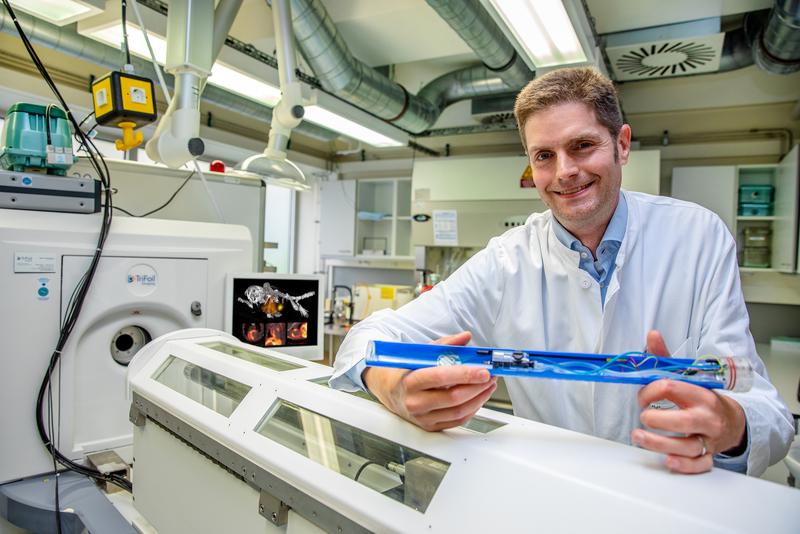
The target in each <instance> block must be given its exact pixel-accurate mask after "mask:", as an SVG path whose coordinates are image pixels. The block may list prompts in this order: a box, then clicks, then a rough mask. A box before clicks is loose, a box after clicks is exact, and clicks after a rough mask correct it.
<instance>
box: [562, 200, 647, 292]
mask: <svg viewBox="0 0 800 534" xmlns="http://www.w3.org/2000/svg"><path fill="white" fill-rule="evenodd" d="M619 194H620V199H619V203H618V204H617V209H616V210H614V215H612V216H611V221H609V223H608V227H607V228H606V232H605V234H603V241H618V242H620V248H619V251H618V252H617V258H616V261H615V263H614V264H615V265H616V270H618V269H619V267H621V266H622V264H623V263H624V260H625V251H626V250H629V249H630V247H631V246H632V243H633V242H634V240H635V237H636V234H638V224H637V222H636V219H637V216H636V214H634V213H632V212H633V211H634V210H632V209H631V206H630V202H629V198H628V196H627V193H626V192H625V191H624V190H622V189H620V192H619ZM548 214H549V215H550V217H549V218H548V226H549V227H550V228H548V229H546V231H547V241H548V248H549V251H550V252H551V253H553V254H555V256H557V257H558V258H559V259H561V260H562V261H563V262H565V263H566V264H567V265H570V266H574V267H575V268H576V269H579V268H580V267H579V266H580V261H581V255H580V252H578V251H577V250H573V249H572V248H571V245H572V243H573V241H572V240H574V241H578V239H577V238H576V237H574V236H573V235H572V234H570V233H569V231H567V229H566V228H564V227H563V226H562V225H561V223H559V222H558V220H556V218H555V216H554V215H553V212H552V211H551V210H548ZM616 276H617V275H616V273H615V274H614V275H613V277H616Z"/></svg>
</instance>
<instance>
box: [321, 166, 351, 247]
mask: <svg viewBox="0 0 800 534" xmlns="http://www.w3.org/2000/svg"><path fill="white" fill-rule="evenodd" d="M319 190H320V216H319V219H320V229H319V240H320V243H319V253H320V256H322V257H331V256H333V257H335V256H352V255H353V254H354V248H353V244H354V240H353V236H354V234H355V220H356V182H355V180H334V181H330V182H320V184H319Z"/></svg>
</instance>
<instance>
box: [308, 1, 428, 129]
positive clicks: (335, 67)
mask: <svg viewBox="0 0 800 534" xmlns="http://www.w3.org/2000/svg"><path fill="white" fill-rule="evenodd" d="M292 23H293V26H294V31H295V39H296V40H297V44H298V46H299V48H300V51H301V53H302V54H303V57H304V58H305V60H306V62H307V63H308V64H309V66H310V67H311V69H312V70H313V71H314V75H315V76H317V78H319V80H320V82H321V83H322V86H323V87H324V88H325V89H327V90H328V91H331V92H333V93H334V94H336V95H337V96H340V97H342V98H344V99H345V100H348V101H349V102H351V103H353V104H355V105H356V106H359V107H361V108H363V109H365V110H367V111H369V112H370V113H372V114H374V115H377V116H378V117H380V118H382V119H385V120H387V121H388V122H392V123H394V124H396V125H397V126H399V127H401V128H405V129H406V130H409V131H412V132H421V131H424V130H426V129H427V128H428V127H430V125H431V124H433V123H434V122H435V121H436V118H437V117H438V116H439V110H437V109H436V107H435V106H434V105H433V104H432V103H431V102H429V101H427V100H424V99H422V98H419V97H417V96H414V95H411V94H409V93H408V91H406V89H405V88H404V87H403V86H402V85H400V84H398V83H395V82H393V81H392V80H390V79H389V78H387V77H386V76H384V75H383V74H381V73H379V72H378V71H376V70H375V69H373V68H371V67H369V66H367V65H365V64H364V63H362V62H361V61H359V60H358V59H356V58H355V57H354V56H353V54H352V53H351V52H350V50H349V49H348V48H347V44H346V43H345V42H344V39H342V36H341V34H339V31H338V30H337V29H336V26H335V25H334V24H333V21H332V20H331V18H330V16H329V15H328V12H327V11H326V10H325V7H324V6H323V5H322V3H321V2H320V1H319V0H292Z"/></svg>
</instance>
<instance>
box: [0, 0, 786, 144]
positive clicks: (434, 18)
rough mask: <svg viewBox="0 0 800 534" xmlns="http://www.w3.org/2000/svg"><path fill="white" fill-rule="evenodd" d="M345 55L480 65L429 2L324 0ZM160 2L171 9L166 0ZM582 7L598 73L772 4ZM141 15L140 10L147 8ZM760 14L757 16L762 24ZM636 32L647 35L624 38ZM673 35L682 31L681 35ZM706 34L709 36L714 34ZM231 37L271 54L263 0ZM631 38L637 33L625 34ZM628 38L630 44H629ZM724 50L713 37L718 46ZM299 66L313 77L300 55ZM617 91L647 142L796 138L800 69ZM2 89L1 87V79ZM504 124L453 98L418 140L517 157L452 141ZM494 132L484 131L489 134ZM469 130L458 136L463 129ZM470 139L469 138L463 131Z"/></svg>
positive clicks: (237, 120)
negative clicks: (759, 135)
mask: <svg viewBox="0 0 800 534" xmlns="http://www.w3.org/2000/svg"><path fill="white" fill-rule="evenodd" d="M321 1H322V4H323V5H324V7H325V9H326V10H327V12H328V14H329V15H330V17H331V19H332V20H333V22H334V23H335V25H336V27H337V29H338V30H339V32H340V33H341V36H342V38H343V40H344V42H345V43H346V44H347V47H348V48H349V49H350V51H351V52H352V54H353V56H355V57H356V58H357V59H359V60H360V61H361V62H363V63H364V64H366V65H367V66H369V67H376V68H378V69H380V70H381V72H383V73H385V74H386V75H387V76H389V77H390V78H391V79H392V80H394V81H396V82H398V83H400V84H402V85H403V86H404V87H405V88H406V89H407V90H408V91H409V92H410V93H416V92H417V91H419V90H420V89H421V88H422V87H423V86H425V84H427V83H428V82H430V81H431V80H433V79H434V78H436V77H437V76H440V75H442V74H444V73H447V72H451V71H453V70H456V69H461V68H464V67H468V66H471V65H476V64H480V60H479V59H478V58H477V56H476V55H475V53H474V52H473V51H472V49H471V48H470V47H469V46H468V45H467V44H466V43H465V42H464V41H463V40H462V39H461V38H460V37H459V36H458V35H457V34H456V32H455V31H454V30H453V29H451V27H450V26H449V25H448V24H447V22H445V21H444V20H443V19H442V18H441V17H440V16H439V15H438V14H437V13H436V11H435V10H434V9H433V8H432V7H431V6H430V5H429V4H428V3H427V2H426V1H425V0H321ZM167 4H168V2H167ZM576 4H577V5H581V6H583V7H584V8H585V10H586V12H587V15H588V20H590V21H591V22H592V24H593V27H594V33H595V36H596V38H597V39H598V42H599V45H600V47H599V48H600V50H602V51H604V52H605V54H604V56H605V58H604V59H605V65H606V66H610V65H612V63H613V61H614V57H613V53H614V50H613V46H611V45H614V44H617V45H618V44H619V43H625V42H630V41H631V40H632V39H633V40H634V42H636V41H635V39H636V38H638V39H639V42H647V40H648V39H651V40H653V41H655V40H658V39H659V38H663V37H664V35H667V34H665V33H664V30H663V29H664V28H667V27H670V26H669V25H673V26H674V25H678V26H674V27H681V26H680V25H681V24H683V23H688V22H693V21H698V20H701V19H704V20H708V19H712V20H713V19H716V20H717V22H716V23H717V25H718V27H719V29H718V30H717V31H718V32H720V33H721V32H725V31H727V30H729V29H733V28H736V27H739V26H741V25H742V24H743V19H744V16H745V14H746V13H750V12H756V11H759V10H768V9H769V8H771V7H772V6H773V1H772V0H703V1H701V2H698V1H697V0H672V1H670V2H663V1H660V0H637V1H633V0H585V1H584V2H580V1H578V2H576ZM118 5H119V1H118V0H110V1H109V2H108V3H107V9H108V10H116V9H118ZM142 9H148V8H146V7H143V8H142ZM766 13H767V11H763V14H762V16H766ZM632 30H644V31H643V32H641V34H639V35H637V34H631V31H632ZM679 31H680V30H679ZM712 33H713V32H712ZM230 35H231V36H232V37H235V38H236V39H238V40H240V41H242V42H245V43H250V44H252V45H253V46H254V47H255V48H257V49H259V50H261V51H263V52H266V53H268V54H273V53H274V32H273V29H272V18H271V13H270V7H269V6H268V5H267V2H265V1H264V0H244V1H243V4H242V7H241V9H240V11H239V13H238V15H237V17H236V20H235V22H234V24H233V27H232V29H231V32H230ZM630 35H636V37H634V38H631V37H630ZM626 40H627V41H626ZM720 43H721V38H720ZM0 45H1V46H2V49H3V50H4V51H8V54H4V57H2V58H0V67H3V68H10V69H14V70H22V71H24V70H25V69H26V68H27V69H28V70H29V69H30V67H29V66H27V61H26V60H25V57H24V50H23V49H22V47H21V46H19V45H18V43H16V42H15V39H14V38H13V36H12V35H10V34H9V33H3V34H0ZM39 49H40V50H41V51H42V56H43V57H44V58H45V62H46V64H48V66H49V67H52V68H53V69H55V70H56V71H58V73H59V74H60V75H61V77H62V80H63V81H64V82H65V83H70V84H72V85H73V86H81V85H83V86H84V87H85V84H86V82H85V80H88V77H89V75H91V74H94V75H99V74H102V73H103V72H104V71H105V70H106V69H103V68H100V67H97V66H96V65H90V64H87V63H85V62H82V61H80V60H77V59H74V58H72V57H69V56H66V55H64V54H60V53H58V52H54V51H49V50H46V49H44V48H43V47H39ZM300 62H301V68H303V70H305V71H307V72H308V73H309V74H311V69H310V68H309V67H308V65H306V64H305V63H304V62H303V61H302V58H301V60H300ZM612 74H614V77H615V78H616V79H617V81H618V87H619V90H620V95H621V99H622V104H623V111H624V113H625V115H626V119H627V120H628V121H629V122H630V123H631V124H632V126H633V130H634V135H635V137H637V138H638V139H640V140H641V141H642V143H643V144H644V145H648V144H656V143H658V142H660V139H661V138H662V136H663V132H664V131H665V130H667V131H668V132H669V136H670V138H671V139H673V140H680V139H681V138H682V137H683V138H684V139H691V138H692V136H709V135H710V136H711V137H708V138H709V139H711V138H713V134H714V133H718V134H719V136H718V137H719V139H724V138H726V136H728V137H730V136H734V137H735V136H737V135H739V136H743V135H746V132H748V131H750V130H753V129H760V130H782V129H788V130H790V131H792V132H793V134H794V135H795V136H797V135H800V121H798V115H800V107H798V100H799V99H800V73H793V74H786V75H780V74H772V73H769V72H766V71H765V70H763V69H761V68H759V67H758V66H756V65H750V66H746V67H743V68H735V69H731V70H729V71H727V72H711V73H707V74H695V75H691V76H677V77H664V78H658V79H648V80H641V81H640V80H623V79H621V76H619V75H617V74H618V73H612ZM3 83H9V82H8V81H4V82H3ZM204 111H206V112H207V111H211V112H212V115H213V117H214V121H213V124H214V125H215V126H216V127H218V128H221V129H227V130H230V131H233V132H235V133H239V134H241V135H244V136H248V137H253V138H255V139H265V138H266V131H267V128H266V125H265V124H263V123H261V122H260V121H258V120H254V119H252V118H248V117H243V116H238V115H236V114H233V113H231V112H230V111H226V110H221V109H216V108H214V107H213V106H205V107H204ZM504 120H505V121H506V123H507V122H508V116H507V115H506V116H504V115H503V113H498V114H496V116H492V115H491V114H488V115H487V114H484V115H476V114H473V111H472V108H471V105H470V101H468V100H465V101H461V102H457V103H455V104H453V105H451V106H449V107H448V108H446V109H445V110H444V112H443V113H442V114H441V116H439V118H438V120H437V121H436V123H435V124H434V126H433V130H434V131H437V132H439V135H435V136H422V137H419V138H418V139H417V142H418V143H419V144H420V145H422V146H426V147H429V148H431V149H434V150H437V151H443V150H445V146H446V145H450V149H451V150H452V151H454V152H459V151H461V152H464V153H475V152H480V151H506V152H513V151H519V150H520V148H521V147H520V146H519V144H518V143H519V142H518V137H517V134H516V132H515V131H514V130H513V129H511V128H505V129H503V128H496V131H486V132H477V131H473V132H472V133H456V132H458V131H459V130H456V129H455V128H460V127H472V128H475V127H478V126H479V125H481V124H483V125H484V126H485V124H486V123H487V122H492V121H494V122H502V121H504ZM485 129H488V130H491V129H492V128H485ZM463 131H465V130H464V129H463V128H462V129H461V132H463ZM466 131H469V130H466ZM294 147H295V149H297V150H308V151H309V152H312V153H314V154H315V155H324V154H328V155H329V156H334V155H335V153H336V152H337V151H343V150H347V149H352V148H357V147H358V145H357V144H356V143H354V142H352V141H347V140H344V139H340V140H337V141H335V142H321V141H318V140H314V139H306V138H303V137H302V136H297V139H296V143H295V145H294ZM364 148H366V149H368V152H369V154H371V155H373V156H375V157H405V156H407V155H408V154H409V152H410V151H408V150H406V149H383V150H374V149H370V148H369V147H364Z"/></svg>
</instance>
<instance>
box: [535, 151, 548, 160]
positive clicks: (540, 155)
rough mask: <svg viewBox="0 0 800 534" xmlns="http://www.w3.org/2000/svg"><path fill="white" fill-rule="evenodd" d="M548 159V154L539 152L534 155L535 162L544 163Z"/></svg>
mask: <svg viewBox="0 0 800 534" xmlns="http://www.w3.org/2000/svg"><path fill="white" fill-rule="evenodd" d="M548 159H550V153H549V152H539V153H538V154H536V161H546V160H548Z"/></svg>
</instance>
